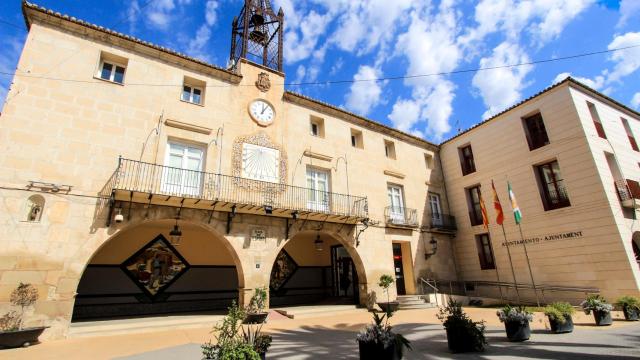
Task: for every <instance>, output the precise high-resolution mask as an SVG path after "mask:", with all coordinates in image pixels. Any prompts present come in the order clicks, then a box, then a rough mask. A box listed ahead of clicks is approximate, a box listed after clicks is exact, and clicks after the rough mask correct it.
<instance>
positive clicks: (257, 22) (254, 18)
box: [249, 13, 264, 26]
mask: <svg viewBox="0 0 640 360" xmlns="http://www.w3.org/2000/svg"><path fill="white" fill-rule="evenodd" d="M249 23H250V24H251V25H253V26H262V25H264V16H262V14H260V13H255V14H253V15H251V20H249Z"/></svg>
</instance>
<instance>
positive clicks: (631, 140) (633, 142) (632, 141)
mask: <svg viewBox="0 0 640 360" xmlns="http://www.w3.org/2000/svg"><path fill="white" fill-rule="evenodd" d="M621 120H622V125H624V130H625V131H626V132H627V137H628V138H629V143H630V144H631V148H632V149H633V150H634V151H640V149H638V143H636V139H635V137H633V132H631V127H629V122H628V121H627V119H625V118H621Z"/></svg>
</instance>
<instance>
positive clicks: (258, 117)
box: [249, 100, 276, 126]
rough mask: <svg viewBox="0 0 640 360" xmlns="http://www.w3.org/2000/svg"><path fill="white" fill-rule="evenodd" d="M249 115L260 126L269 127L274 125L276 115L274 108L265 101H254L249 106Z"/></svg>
mask: <svg viewBox="0 0 640 360" xmlns="http://www.w3.org/2000/svg"><path fill="white" fill-rule="evenodd" d="M249 115H251V118H252V119H253V120H254V121H255V122H257V123H258V125H262V126H268V125H271V123H273V119H274V118H275V117H276V113H275V111H274V110H273V106H271V104H269V103H268V102H266V101H264V100H254V101H252V102H251V104H249Z"/></svg>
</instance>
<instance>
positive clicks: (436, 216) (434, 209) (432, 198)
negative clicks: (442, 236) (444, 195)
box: [429, 193, 443, 226]
mask: <svg viewBox="0 0 640 360" xmlns="http://www.w3.org/2000/svg"><path fill="white" fill-rule="evenodd" d="M429 208H430V209H431V224H433V226H442V225H443V224H442V208H441V207H440V195H438V194H435V193H429Z"/></svg>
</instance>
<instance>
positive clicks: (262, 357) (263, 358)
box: [258, 352, 267, 360]
mask: <svg viewBox="0 0 640 360" xmlns="http://www.w3.org/2000/svg"><path fill="white" fill-rule="evenodd" d="M258 355H260V359H262V360H267V353H266V352H263V353H259V354H258Z"/></svg>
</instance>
